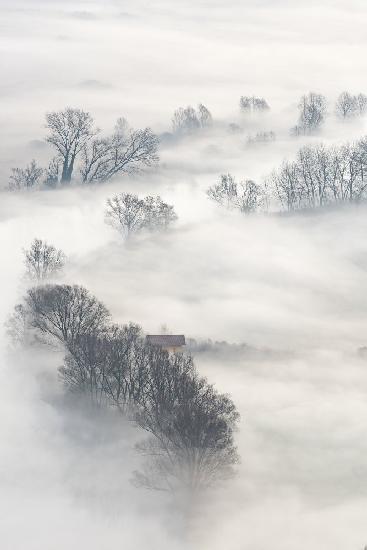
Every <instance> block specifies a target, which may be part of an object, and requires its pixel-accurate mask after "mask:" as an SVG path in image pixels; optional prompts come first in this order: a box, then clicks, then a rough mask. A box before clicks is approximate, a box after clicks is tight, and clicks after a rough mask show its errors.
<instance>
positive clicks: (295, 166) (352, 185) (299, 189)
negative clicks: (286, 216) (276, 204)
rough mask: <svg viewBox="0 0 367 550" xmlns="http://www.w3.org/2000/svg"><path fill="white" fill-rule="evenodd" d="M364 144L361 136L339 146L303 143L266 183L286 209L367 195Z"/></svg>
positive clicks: (355, 198)
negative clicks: (360, 138) (294, 157)
mask: <svg viewBox="0 0 367 550" xmlns="http://www.w3.org/2000/svg"><path fill="white" fill-rule="evenodd" d="M366 170H367V146H366V144H365V141H364V140H360V141H359V142H357V143H355V144H345V145H342V146H339V147H329V148H327V147H325V146H324V145H316V146H312V147H311V146H307V147H302V148H301V149H300V150H299V152H298V154H297V157H296V159H295V161H293V162H284V163H283V165H282V166H281V168H280V169H279V170H278V171H275V172H273V174H272V175H271V176H270V178H269V183H270V185H271V186H272V187H273V189H274V191H275V194H276V196H277V198H278V199H279V201H280V203H281V204H282V206H283V208H285V209H286V210H288V211H292V210H300V209H303V208H317V207H322V206H326V205H330V204H337V203H340V202H347V201H348V202H359V201H361V200H364V199H365V198H366V197H367V180H366V175H365V174H366Z"/></svg>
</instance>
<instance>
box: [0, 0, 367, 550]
mask: <svg viewBox="0 0 367 550" xmlns="http://www.w3.org/2000/svg"><path fill="white" fill-rule="evenodd" d="M0 8H1V23H0V25H1V31H2V32H1V38H0V44H1V57H2V79H1V85H0V96H1V109H0V121H1V124H0V128H1V129H0V132H1V140H0V155H1V159H2V162H1V167H0V176H1V187H2V188H4V191H2V192H1V202H0V242H1V243H2V247H3V250H2V258H3V260H2V269H1V270H0V284H1V288H2V292H1V295H2V307H1V311H0V322H1V326H2V329H1V338H0V350H1V364H2V368H1V371H0V378H1V388H2V398H1V400H0V410H1V415H0V418H1V420H0V433H1V438H2V445H1V452H0V479H1V496H2V498H1V501H0V502H1V504H0V506H1V518H2V521H1V524H0V541H1V543H0V546H1V548H4V550H23V549H24V548H27V550H33V549H34V550H36V549H37V550H49V549H52V550H62V549H65V548H70V549H78V550H80V549H82V548H83V549H87V550H97V549H100V548H104V549H106V550H110V549H112V548H116V547H117V546H121V547H123V548H126V549H130V548H131V549H133V548H134V549H139V550H140V549H143V548H147V547H149V548H151V549H152V550H153V549H158V548H159V549H163V550H165V549H167V550H173V549H176V548H177V549H179V550H182V549H186V548H197V549H199V548H200V549H210V550H217V549H218V550H219V549H222V548H227V549H229V550H232V549H233V550H263V549H265V548H267V547H271V548H272V549H274V550H288V549H289V550H291V549H292V550H293V549H294V548H297V549H300V550H306V549H307V550H311V549H312V550H328V549H330V550H331V549H332V550H346V549H347V548H348V549H349V548H353V549H357V550H362V549H363V548H364V546H365V545H366V544H367V532H366V505H367V482H366V479H367V466H366V458H365V457H366V451H367V400H366V392H367V377H366V369H367V362H366V361H367V360H366V357H365V355H364V354H363V353H361V352H360V348H362V347H363V346H366V345H367V334H366V312H367V296H366V292H365V288H366V270H367V242H366V234H367V215H366V214H367V206H365V205H363V204H362V205H358V206H356V205H345V206H343V207H340V208H329V209H325V210H320V211H315V212H312V213H310V212H308V213H305V214H300V213H298V214H293V215H288V216H286V215H279V214H278V213H276V205H275V204H272V205H271V208H270V212H268V213H259V214H254V215H251V216H244V215H243V214H241V213H240V212H235V211H228V210H226V209H224V208H221V207H220V206H218V205H216V204H215V203H214V202H212V201H210V200H209V199H208V197H207V195H206V190H207V188H208V187H209V186H210V185H212V184H214V183H216V182H217V181H218V178H219V176H220V174H223V173H228V172H230V173H233V174H234V175H235V176H236V177H238V179H245V178H251V179H254V180H255V181H257V182H259V183H263V182H264V181H265V179H266V177H267V176H268V175H269V174H270V172H271V171H272V170H273V169H276V168H277V167H279V166H280V165H281V163H282V162H283V160H284V159H292V158H294V156H295V154H296V152H297V150H298V149H299V148H300V147H301V146H302V145H303V144H305V143H318V142H323V143H325V144H327V145H331V144H340V143H343V142H346V141H348V140H349V141H353V140H356V139H359V138H361V137H362V136H364V135H365V134H367V131H366V130H367V124H366V120H365V119H363V118H362V119H358V120H354V121H352V122H350V123H345V124H342V123H341V122H340V121H338V120H337V119H336V117H335V116H334V114H333V102H334V101H335V99H336V97H337V96H338V94H339V93H340V92H342V91H343V90H345V89H347V90H350V91H351V92H352V93H359V92H364V91H366V90H367V76H366V75H367V61H366V59H365V56H364V55H363V53H364V51H363V46H364V45H365V41H366V38H365V26H366V22H367V21H366V15H365V9H364V2H362V0H350V1H349V2H346V1H345V0H330V1H328V2H323V5H322V6H320V5H319V3H317V2H313V1H308V2H304V1H303V0H299V1H297V2H290V1H288V0H246V1H241V2H240V1H237V0H229V1H228V2H226V3H223V2H218V1H217V0H207V1H205V2H204V1H203V0H200V1H198V2H193V1H191V0H184V1H181V2H176V1H171V2H168V1H163V0H159V1H157V2H154V3H149V2H145V1H143V0H138V1H135V2H130V1H129V0H128V1H118V0H115V1H112V0H111V1H108V2H107V1H106V2H103V3H102V2H98V1H87V0H86V1H78V2H70V1H68V0H67V1H64V2H61V1H58V0H47V1H46V0H43V1H41V0H38V1H36V0H27V1H20V0H16V1H14V0H13V1H12V2H10V1H8V0H0ZM311 90H312V91H317V92H320V93H323V94H325V95H326V96H327V99H328V101H329V104H328V111H329V116H328V117H327V120H326V123H325V125H324V127H323V128H322V130H321V132H320V134H319V135H317V136H316V137H315V136H312V137H300V138H294V137H291V136H290V133H289V128H290V127H291V126H293V125H294V124H295V123H296V122H297V103H298V100H299V97H300V96H301V95H302V94H303V93H307V92H308V91H311ZM243 94H248V95H252V94H256V95H259V96H261V97H265V98H266V99H267V101H268V102H269V104H270V106H271V111H270V113H268V114H264V115H263V116H260V117H259V118H256V119H252V120H250V121H249V122H245V121H244V119H243V118H241V115H240V113H239V108H238V102H239V98H240V96H241V95H243ZM200 102H202V103H204V104H205V105H207V107H208V108H209V109H210V111H211V112H212V115H213V119H214V122H215V124H214V127H213V128H212V129H208V130H206V131H203V132H202V133H200V135H194V136H187V137H184V138H181V139H178V138H175V137H172V136H171V138H170V139H169V138H166V140H162V144H161V147H160V151H159V154H160V163H159V165H158V166H157V167H155V168H152V169H150V170H146V171H144V172H142V173H141V174H139V175H136V176H134V177H133V176H130V177H129V176H124V177H119V178H117V179H115V180H113V181H112V182H110V183H107V184H103V185H95V186H84V187H82V186H77V185H75V186H71V187H70V188H60V189H55V190H47V191H34V192H33V191H31V192H26V191H18V192H13V193H10V192H8V191H5V188H6V186H7V182H8V177H9V173H10V170H11V168H12V167H16V166H24V165H26V164H27V163H28V162H29V161H30V160H31V159H32V158H36V159H37V160H39V161H40V163H41V164H45V163H46V162H47V159H49V158H50V156H51V152H50V148H49V146H48V145H47V144H46V143H45V142H44V141H43V140H44V138H45V135H46V130H45V128H44V115H45V112H46V111H50V110H57V109H62V108H64V107H65V106H68V105H70V106H76V107H81V108H83V109H86V110H88V111H90V112H91V113H92V114H93V116H94V117H95V120H96V123H97V125H98V126H99V127H101V128H103V130H105V131H111V129H112V128H113V125H114V122H115V120H116V119H117V118H118V117H120V116H124V117H126V118H127V119H128V120H129V122H130V123H131V124H132V126H134V127H137V128H140V127H145V126H150V127H152V129H153V131H155V132H157V133H158V134H163V133H164V132H170V131H171V117H172V114H173V111H174V110H175V109H176V108H178V107H179V106H184V107H185V106H186V105H189V104H191V105H194V106H196V105H197V104H198V103H200ZM231 122H233V123H238V124H240V125H242V126H243V127H244V130H243V132H242V133H239V134H231V133H229V132H228V129H227V127H228V124H229V123H231ZM259 131H274V132H275V133H276V137H277V139H276V141H274V142H271V143H258V144H256V145H254V146H251V147H250V146H249V145H248V143H247V138H248V136H251V135H255V134H256V133H257V132H259ZM122 191H123V192H133V193H137V194H139V195H141V196H144V195H148V194H152V195H156V194H159V195H160V196H161V197H162V198H163V199H164V200H165V201H166V202H168V203H169V204H172V205H174V207H175V211H176V212H177V215H178V220H177V222H176V223H175V224H173V226H172V228H170V229H169V231H166V232H163V233H142V234H140V235H137V236H136V237H135V238H134V239H131V240H130V241H128V242H126V241H124V240H123V239H122V237H121V236H120V235H119V234H118V232H116V231H115V230H114V229H113V228H111V227H110V226H108V225H107V224H106V223H105V208H106V200H107V198H109V197H111V196H113V195H114V194H115V193H118V192H122ZM36 237H37V238H42V239H46V240H47V241H48V242H50V243H52V244H54V245H55V246H56V247H58V248H60V249H62V250H63V251H64V252H65V254H66V255H67V258H68V261H67V265H66V268H65V271H64V274H63V276H62V282H65V283H70V284H80V285H83V286H85V287H86V288H87V289H88V290H90V291H91V292H92V293H93V294H94V295H96V296H97V297H98V298H99V299H100V300H102V301H103V302H104V304H105V305H106V306H107V307H108V309H109V310H110V311H111V314H112V316H113V319H114V320H115V321H116V322H121V323H128V322H130V321H132V322H136V323H138V324H140V325H141V326H142V327H143V329H144V331H145V332H146V333H159V331H160V330H161V327H162V325H166V326H167V327H168V329H169V331H171V332H172V333H175V334H185V335H186V337H187V338H192V339H195V340H196V342H197V344H196V345H193V347H192V351H193V354H194V358H195V363H196V365H197V368H198V370H199V372H200V374H202V375H204V376H206V377H207V378H208V380H209V381H210V382H212V383H214V384H215V387H216V388H217V389H218V390H219V391H220V392H226V393H228V394H230V395H231V397H232V398H233V400H234V402H235V404H236V406H237V408H238V410H239V412H240V414H241V421H240V425H239V430H238V432H237V433H236V443H237V445H238V449H239V453H240V456H241V463H240V464H239V466H238V468H237V470H238V472H237V476H236V477H235V478H234V479H233V480H230V481H228V482H226V483H224V484H223V485H219V486H217V487H215V488H214V489H213V490H211V491H209V492H208V493H205V494H203V495H202V497H201V498H200V499H198V501H196V502H194V503H192V508H191V510H190V513H189V514H187V510H186V512H184V511H183V510H182V503H181V502H178V501H177V500H175V498H174V496H172V495H166V494H164V493H160V492H155V491H147V490H145V489H143V488H139V489H138V488H136V487H134V486H133V485H132V484H131V482H130V479H131V474H132V472H133V470H135V469H136V468H138V467H139V460H140V458H139V456H138V455H137V453H136V451H135V450H134V443H135V442H136V441H137V440H138V439H139V434H137V433H136V430H134V429H133V428H132V426H131V424H129V423H128V422H127V421H124V420H122V419H121V418H120V417H117V416H116V415H115V414H113V413H112V412H111V411H106V412H105V413H104V414H102V415H101V416H96V417H94V416H93V415H90V414H89V413H88V410H87V411H86V408H85V406H84V404H83V403H79V404H78V405H76V404H75V403H71V402H69V401H68V397H67V396H66V395H65V391H64V388H63V387H62V384H61V383H60V381H59V379H58V376H57V368H58V367H59V366H60V365H61V363H62V353H61V352H59V351H55V350H52V349H51V350H50V349H41V350H32V351H29V350H28V351H26V352H19V351H18V352H15V351H14V350H11V349H9V339H8V337H7V335H6V330H5V327H4V323H5V322H6V320H7V318H8V316H9V314H10V313H11V311H12V308H13V307H14V305H15V304H16V303H18V302H19V301H20V300H21V299H22V296H23V295H24V293H25V291H26V288H27V283H26V281H25V279H24V270H25V268H24V263H23V249H24V248H27V247H29V245H30V243H31V241H32V240H33V239H34V238H36ZM208 340H210V341H211V343H209V344H208ZM216 342H217V343H216ZM223 342H225V343H223ZM199 344H202V345H199ZM86 412H87V414H86Z"/></svg>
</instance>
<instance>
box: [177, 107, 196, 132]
mask: <svg viewBox="0 0 367 550" xmlns="http://www.w3.org/2000/svg"><path fill="white" fill-rule="evenodd" d="M172 127H173V131H174V132H176V133H188V134H189V133H192V132H193V131H195V130H197V129H198V128H200V120H199V118H198V115H197V113H196V111H195V109H194V108H193V107H191V105H189V106H188V107H186V108H185V109H184V108H182V107H180V108H179V109H177V110H176V111H175V112H174V113H173V118H172Z"/></svg>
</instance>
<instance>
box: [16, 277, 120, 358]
mask: <svg viewBox="0 0 367 550" xmlns="http://www.w3.org/2000/svg"><path fill="white" fill-rule="evenodd" d="M24 311H25V314H26V317H27V323H28V326H29V328H30V329H31V330H34V331H36V333H37V334H38V336H39V338H40V339H41V340H42V341H46V342H52V341H53V340H57V341H59V342H61V343H62V344H64V345H65V346H66V347H68V348H72V346H73V345H74V342H75V341H76V340H77V339H78V338H80V337H81V336H82V335H85V334H93V333H98V332H101V331H103V330H106V327H107V326H108V322H109V319H110V314H109V312H108V310H107V309H106V307H105V306H104V305H103V304H102V303H101V302H100V301H99V300H97V299H96V298H95V297H94V296H92V295H91V294H90V293H89V292H88V291H87V290H86V289H85V288H83V287H82V286H78V285H73V286H70V285H50V284H47V285H44V286H36V287H34V288H31V289H29V290H28V291H27V294H26V297H25V301H24Z"/></svg>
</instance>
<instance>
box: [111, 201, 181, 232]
mask: <svg viewBox="0 0 367 550" xmlns="http://www.w3.org/2000/svg"><path fill="white" fill-rule="evenodd" d="M176 219H177V216H176V214H175V212H174V209H173V206H171V205H169V204H167V203H165V202H163V201H162V199H161V198H160V197H151V196H148V197H145V198H143V199H140V198H139V197H138V196H137V195H132V194H130V193H121V194H119V195H115V196H114V197H112V199H108V201H107V210H106V222H107V223H108V224H110V225H111V226H112V227H114V228H115V229H117V230H118V231H119V232H120V233H121V234H122V235H123V236H125V237H129V236H130V235H131V234H133V233H138V232H140V231H142V230H144V229H147V230H159V229H164V228H166V227H167V226H168V225H169V224H170V223H172V222H173V221H175V220H176Z"/></svg>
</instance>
